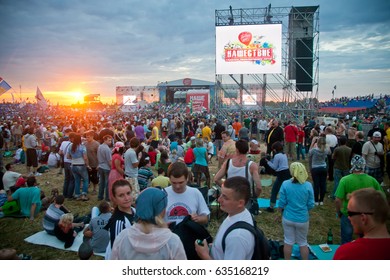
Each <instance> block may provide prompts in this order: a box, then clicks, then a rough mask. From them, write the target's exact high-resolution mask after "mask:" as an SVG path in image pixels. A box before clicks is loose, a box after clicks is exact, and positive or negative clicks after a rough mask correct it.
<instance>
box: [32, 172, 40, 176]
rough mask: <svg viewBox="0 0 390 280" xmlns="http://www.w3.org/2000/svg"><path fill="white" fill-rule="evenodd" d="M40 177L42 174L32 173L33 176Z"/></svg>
mask: <svg viewBox="0 0 390 280" xmlns="http://www.w3.org/2000/svg"><path fill="white" fill-rule="evenodd" d="M41 175H42V173H39V172H35V173H34V176H41Z"/></svg>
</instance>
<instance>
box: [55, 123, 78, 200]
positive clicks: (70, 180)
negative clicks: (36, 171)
mask: <svg viewBox="0 0 390 280" xmlns="http://www.w3.org/2000/svg"><path fill="white" fill-rule="evenodd" d="M71 134H72V135H73V133H72V130H70V129H67V130H65V136H64V137H63V141H62V143H61V146H60V149H59V154H60V156H61V158H62V159H63V164H64V186H63V195H64V196H65V198H68V199H73V194H74V176H73V172H72V160H71V159H69V158H68V157H67V156H66V155H67V153H68V149H69V146H70V145H71V144H72V142H71V139H70V135H71Z"/></svg>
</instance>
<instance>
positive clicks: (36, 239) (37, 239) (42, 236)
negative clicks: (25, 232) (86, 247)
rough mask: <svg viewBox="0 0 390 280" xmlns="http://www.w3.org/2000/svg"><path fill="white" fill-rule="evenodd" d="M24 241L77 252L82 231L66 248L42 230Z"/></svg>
mask: <svg viewBox="0 0 390 280" xmlns="http://www.w3.org/2000/svg"><path fill="white" fill-rule="evenodd" d="M24 241H26V242H28V243H32V244H37V245H45V246H49V247H53V248H56V249H60V250H66V251H73V252H78V250H79V247H80V245H81V243H83V232H82V231H80V232H79V233H78V234H77V236H76V238H75V240H74V242H73V245H72V246H71V247H69V248H67V249H65V248H64V242H62V241H60V240H58V239H57V237H55V236H54V235H50V234H48V233H47V232H46V231H44V230H43V231H40V232H37V233H35V234H33V235H31V236H29V237H27V238H26V239H24ZM94 255H97V256H102V257H104V255H105V254H104V253H94Z"/></svg>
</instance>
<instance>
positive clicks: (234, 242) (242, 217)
mask: <svg viewBox="0 0 390 280" xmlns="http://www.w3.org/2000/svg"><path fill="white" fill-rule="evenodd" d="M249 188H250V187H249V181H248V180H247V179H246V178H244V177H241V176H236V177H231V178H228V179H226V181H225V183H224V184H223V186H222V189H221V195H220V197H219V198H218V202H219V203H220V205H221V210H222V211H224V212H226V213H227V214H228V216H227V218H226V219H225V220H224V221H223V222H222V224H221V226H220V227H219V229H218V232H217V235H216V236H215V239H214V243H213V245H212V247H211V250H210V251H209V247H208V244H207V241H206V240H203V244H202V245H199V244H195V250H196V252H197V253H198V255H199V257H200V258H201V259H203V260H211V259H214V260H250V259H252V255H253V252H254V247H255V238H254V235H253V234H252V233H251V232H250V231H249V230H247V229H243V228H237V229H235V230H232V231H231V232H230V233H228V234H227V236H226V239H225V250H223V248H222V239H223V236H224V234H225V232H226V230H227V229H228V228H229V227H230V226H231V225H233V224H235V223H236V222H239V221H244V222H247V223H248V224H250V225H253V218H252V215H251V214H250V213H249V211H248V210H247V209H246V208H245V205H246V204H247V202H248V200H249V197H250V189H249Z"/></svg>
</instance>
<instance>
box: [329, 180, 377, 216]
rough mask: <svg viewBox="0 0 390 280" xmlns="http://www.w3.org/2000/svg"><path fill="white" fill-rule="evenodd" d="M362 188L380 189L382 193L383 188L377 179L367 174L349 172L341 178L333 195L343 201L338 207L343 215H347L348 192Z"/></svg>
mask: <svg viewBox="0 0 390 280" xmlns="http://www.w3.org/2000/svg"><path fill="white" fill-rule="evenodd" d="M364 188H374V189H376V190H377V191H381V192H382V193H383V189H382V187H381V186H380V184H379V183H378V181H377V180H376V179H375V178H374V177H372V176H370V175H368V174H365V173H362V174H350V175H347V176H345V177H343V178H341V180H340V183H339V186H338V187H337V190H336V194H335V196H336V197H337V198H339V199H340V200H342V201H343V206H342V208H341V209H340V210H341V213H343V215H347V206H348V201H349V194H351V193H352V192H353V191H356V190H359V189H364ZM383 194H384V193H383Z"/></svg>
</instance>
